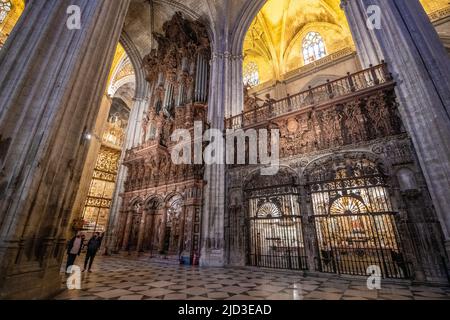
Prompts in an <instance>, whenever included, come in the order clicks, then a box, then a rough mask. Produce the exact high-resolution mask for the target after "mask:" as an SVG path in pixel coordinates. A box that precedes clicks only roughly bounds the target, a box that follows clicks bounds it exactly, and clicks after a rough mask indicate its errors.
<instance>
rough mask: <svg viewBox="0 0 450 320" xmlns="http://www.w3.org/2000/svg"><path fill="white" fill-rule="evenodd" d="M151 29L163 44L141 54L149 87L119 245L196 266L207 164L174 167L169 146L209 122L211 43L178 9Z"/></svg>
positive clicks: (129, 157)
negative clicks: (159, 29)
mask: <svg viewBox="0 0 450 320" xmlns="http://www.w3.org/2000/svg"><path fill="white" fill-rule="evenodd" d="M163 31H164V34H156V33H155V34H154V38H155V39H156V40H157V42H158V49H157V50H152V52H151V53H150V54H149V55H147V56H146V57H145V58H144V62H143V66H144V68H145V70H146V73H147V81H148V82H149V84H150V88H151V96H150V97H149V106H148V110H147V111H146V112H145V114H144V115H143V120H142V136H141V137H140V138H141V140H140V144H139V146H137V147H135V148H133V149H131V150H127V151H126V155H125V159H124V162H123V164H124V165H125V166H126V167H127V169H128V176H127V180H126V182H125V192H124V193H123V194H122V195H121V196H122V198H123V202H122V203H123V205H122V208H121V211H120V214H121V217H120V219H121V221H120V224H119V225H120V226H122V229H121V230H120V231H119V236H118V239H119V241H118V246H120V248H117V249H122V250H126V251H130V252H133V251H134V252H136V251H137V252H144V251H146V252H150V253H152V254H157V255H164V256H165V257H169V258H174V259H175V258H177V259H178V258H181V257H182V258H183V261H184V262H185V263H198V258H199V249H200V248H199V245H200V223H201V209H202V194H203V186H204V181H203V166H202V165H176V164H174V163H173V162H172V159H171V151H172V148H173V147H174V145H175V144H176V142H173V141H171V134H172V133H173V131H174V130H176V129H185V130H189V131H191V133H193V131H194V122H201V123H203V124H204V127H206V115H207V98H208V88H209V85H208V82H209V60H210V54H211V53H210V43H209V40H208V35H207V31H206V29H205V28H204V26H203V25H202V24H201V23H199V22H197V21H189V20H186V19H185V18H184V17H183V16H182V15H181V13H176V14H175V15H174V16H173V17H172V19H171V20H170V21H167V22H166V23H165V24H164V26H163Z"/></svg>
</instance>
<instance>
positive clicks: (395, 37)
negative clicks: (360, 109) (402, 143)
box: [359, 0, 450, 254]
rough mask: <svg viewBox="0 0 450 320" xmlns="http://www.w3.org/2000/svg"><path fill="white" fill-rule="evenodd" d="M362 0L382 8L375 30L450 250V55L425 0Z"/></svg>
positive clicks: (400, 109) (364, 3)
mask: <svg viewBox="0 0 450 320" xmlns="http://www.w3.org/2000/svg"><path fill="white" fill-rule="evenodd" d="M359 1H360V2H361V3H362V4H363V5H364V6H365V7H367V6H369V5H378V6H379V7H380V9H381V12H382V20H381V22H382V25H381V28H380V29H379V30H375V35H376V38H377V40H378V42H379V46H380V48H381V50H382V52H383V55H384V56H385V58H386V61H387V62H388V66H389V68H390V70H391V71H392V72H393V74H394V79H395V80H396V82H397V96H398V98H399V100H400V107H399V111H400V114H401V116H402V119H403V122H404V124H405V126H406V128H407V131H408V133H409V135H410V136H411V138H412V140H413V143H414V147H415V149H416V152H417V155H418V158H419V162H420V165H421V167H422V171H423V173H424V175H425V178H426V181H427V185H428V188H429V191H430V193H431V196H432V199H433V204H434V207H435V209H436V212H437V215H438V217H439V220H440V222H441V226H442V229H443V232H444V236H445V239H446V244H447V252H448V253H449V254H450V176H449V172H450V152H449V150H450V58H449V56H448V54H447V52H446V50H445V48H444V46H443V45H442V43H441V41H440V40H439V36H438V34H437V33H436V30H435V29H434V27H433V25H432V24H431V22H430V20H429V18H428V16H427V14H426V13H425V11H424V9H423V7H422V5H421V4H420V2H419V0H359ZM361 32H363V31H361Z"/></svg>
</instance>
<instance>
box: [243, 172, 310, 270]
mask: <svg viewBox="0 0 450 320" xmlns="http://www.w3.org/2000/svg"><path fill="white" fill-rule="evenodd" d="M274 182H276V183H274ZM245 201H246V204H247V205H246V207H247V219H246V220H247V234H248V249H247V262H248V264H249V265H251V266H257V267H267V268H278V269H297V270H303V269H306V268H307V264H306V253H305V246H304V241H303V229H302V216H301V212H300V204H299V196H298V183H297V179H296V178H295V175H294V173H292V172H290V171H288V170H286V169H284V170H282V171H281V172H279V173H278V175H277V176H275V177H273V176H270V177H268V176H261V175H259V174H256V175H255V176H254V177H253V178H252V179H251V180H250V181H249V182H248V183H247V184H246V187H245Z"/></svg>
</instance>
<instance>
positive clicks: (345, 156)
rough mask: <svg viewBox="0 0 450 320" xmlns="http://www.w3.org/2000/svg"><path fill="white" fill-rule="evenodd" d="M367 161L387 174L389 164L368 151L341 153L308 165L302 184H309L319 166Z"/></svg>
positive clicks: (321, 157) (322, 157) (327, 156)
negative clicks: (347, 161) (312, 174)
mask: <svg viewBox="0 0 450 320" xmlns="http://www.w3.org/2000/svg"><path fill="white" fill-rule="evenodd" d="M363 159H366V160H368V161H370V162H371V163H373V164H374V165H375V166H377V168H379V170H380V171H381V172H382V173H384V174H387V168H388V166H387V164H386V163H385V162H384V160H383V159H381V158H380V157H378V156H377V155H375V154H373V153H371V152H366V151H348V152H339V153H333V154H327V155H324V156H320V157H318V158H316V159H314V160H312V161H311V162H309V163H308V165H307V166H306V167H305V168H304V169H303V172H302V174H301V179H302V182H308V180H309V179H308V176H309V175H310V174H311V173H312V172H313V170H315V169H317V168H318V167H319V166H324V167H325V166H326V165H330V164H333V163H336V162H341V163H342V162H343V161H346V160H350V161H352V160H353V161H355V160H356V161H357V160H363Z"/></svg>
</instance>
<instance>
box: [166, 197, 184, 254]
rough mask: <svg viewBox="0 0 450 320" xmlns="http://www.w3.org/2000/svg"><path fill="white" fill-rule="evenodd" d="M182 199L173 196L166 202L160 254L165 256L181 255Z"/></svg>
mask: <svg viewBox="0 0 450 320" xmlns="http://www.w3.org/2000/svg"><path fill="white" fill-rule="evenodd" d="M183 206H184V202H183V197H182V196H181V195H174V196H173V197H171V198H170V199H169V200H168V201H167V211H166V217H165V224H164V226H163V228H164V237H163V239H162V240H163V247H162V250H161V251H162V252H163V253H165V254H167V255H179V254H181V249H180V248H181V244H180V240H181V239H182V233H183V227H184V226H183Z"/></svg>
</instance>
